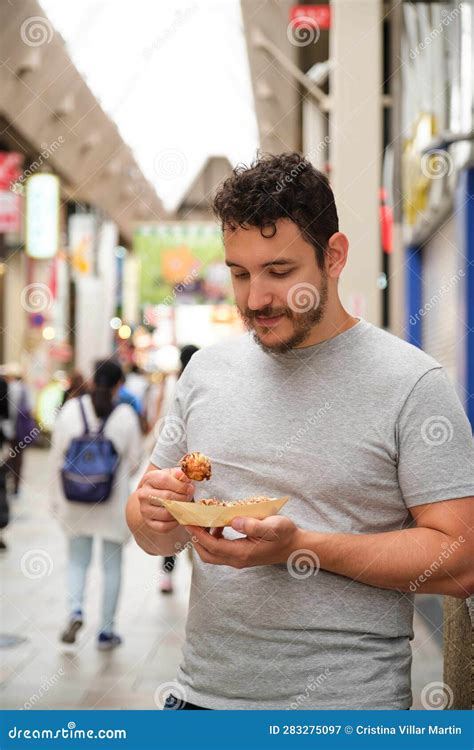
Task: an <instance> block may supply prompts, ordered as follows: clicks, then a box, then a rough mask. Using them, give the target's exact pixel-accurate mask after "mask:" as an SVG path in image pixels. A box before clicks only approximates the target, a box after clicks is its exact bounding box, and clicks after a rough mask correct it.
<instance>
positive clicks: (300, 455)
mask: <svg viewBox="0 0 474 750" xmlns="http://www.w3.org/2000/svg"><path fill="white" fill-rule="evenodd" d="M214 207H215V210H216V213H217V215H218V216H219V218H220V220H221V222H222V226H223V233H224V244H225V255H226V263H227V265H228V266H229V267H230V269H231V274H232V282H233V287H234V292H235V299H236V303H237V307H238V309H239V312H240V314H241V316H242V318H243V320H244V321H245V323H246V325H247V327H248V329H249V333H247V334H246V335H244V336H242V337H238V338H236V339H235V340H231V341H228V342H225V343H219V344H217V345H215V346H211V347H209V348H207V349H205V350H203V351H201V352H198V353H197V354H196V355H195V357H194V358H193V361H192V362H191V363H190V365H189V367H188V368H187V369H186V372H185V373H184V375H183V377H182V378H181V379H180V381H179V383H178V385H177V389H176V394H175V401H174V404H173V407H172V409H171V411H170V416H169V420H170V430H169V431H168V434H167V433H166V431H165V430H163V431H162V433H161V436H160V439H159V440H158V442H157V445H156V447H155V450H154V452H153V455H152V457H151V463H150V465H149V467H148V470H147V472H146V473H145V475H144V477H143V479H142V481H141V483H140V486H139V489H138V490H137V491H136V492H135V493H134V494H133V495H132V496H131V498H130V500H129V504H128V522H129V526H130V528H131V530H132V532H133V533H134V535H135V539H136V540H137V542H138V544H139V545H140V546H141V547H142V548H143V549H144V550H145V551H146V552H148V553H149V554H154V555H158V554H159V555H165V554H170V553H171V552H172V551H174V550H175V549H176V547H180V546H184V545H185V544H186V543H188V542H191V543H192V545H193V561H194V568H193V580H192V589H191V599H190V609H189V615H188V622H187V629H186V643H185V645H184V650H183V651H184V658H183V662H182V664H181V667H180V669H179V672H178V677H177V683H176V690H175V695H174V697H173V696H170V697H169V699H168V701H167V705H168V706H169V707H178V708H192V707H201V708H211V709H227V708H229V709H246V708H254V709H255V708H257V709H258V708H262V709H274V708H276V709H285V708H304V709H316V708H318V709H327V708H329V709H333V708H347V709H363V708H370V709H374V708H375V709H406V708H409V707H410V705H411V701H412V697H411V689H410V666H411V648H410V643H409V641H410V639H412V638H413V630H412V619H413V592H417V593H436V594H449V595H451V596H456V597H461V598H465V597H467V596H469V595H470V594H472V593H473V592H474V575H473V570H472V564H471V556H472V540H473V534H472V528H473V526H474V513H473V507H474V503H473V496H474V469H473V466H474V460H473V459H474V453H473V447H472V435H471V429H470V426H469V423H468V421H467V419H466V416H465V414H464V412H463V409H462V407H461V404H460V402H459V400H458V398H457V396H456V394H455V391H454V389H453V387H452V385H451V384H450V382H449V381H448V379H447V377H446V374H445V372H444V371H443V369H442V367H441V366H440V365H439V364H438V363H437V362H435V361H434V360H433V359H431V358H430V357H428V356H427V355H426V354H424V353H423V352H422V351H420V350H418V349H416V348H415V347H412V346H411V345H409V344H407V343H406V342H404V341H401V340H399V339H398V338H396V337H394V336H392V335H390V334H388V333H387V332H384V331H382V330H380V329H378V328H376V327H375V326H373V325H370V324H369V323H368V322H366V321H364V320H362V319H356V318H354V317H352V316H351V315H349V313H348V312H347V311H346V310H345V309H344V307H343V306H342V304H341V301H340V298H339V294H338V280H339V277H340V275H341V273H342V271H343V268H344V265H345V263H346V259H347V253H348V240H347V238H346V237H345V235H344V234H342V233H341V232H340V231H339V226H338V217H337V212H336V207H335V203H334V196H333V194H332V191H331V189H330V187H329V184H328V181H327V179H326V177H325V176H323V175H322V174H321V173H319V172H317V171H316V170H315V169H314V168H313V167H312V166H311V164H310V163H309V162H308V161H306V160H304V159H302V158H301V157H300V156H299V155H298V154H281V155H279V156H271V157H262V158H261V159H260V160H259V161H257V162H256V163H255V164H254V165H252V167H250V168H248V169H247V168H245V167H239V168H237V169H236V170H234V174H233V176H232V177H230V178H229V179H228V180H227V181H226V182H225V183H224V184H223V185H222V186H221V187H220V189H219V190H218V193H217V196H216V198H215V203H214ZM192 450H199V451H201V452H202V453H205V454H206V455H208V456H210V457H211V459H212V465H213V476H212V478H211V480H210V481H209V482H206V483H205V486H203V485H199V486H196V487H195V488H194V487H193V485H192V483H191V482H189V480H187V479H186V477H185V476H184V475H183V474H182V472H181V471H180V470H179V469H178V468H176V467H177V465H178V462H179V459H180V458H181V456H182V455H183V454H184V453H186V452H188V451H192ZM193 494H194V496H195V499H199V498H202V497H212V496H214V497H217V498H223V499H233V498H235V499H237V498H243V497H247V496H251V495H262V494H265V495H269V496H274V497H281V496H284V495H289V497H290V500H289V502H288V503H287V504H286V505H285V507H284V508H283V510H282V513H281V514H280V515H278V516H273V517H270V518H267V519H266V520H264V521H257V520H253V519H236V520H235V521H234V522H233V523H232V529H225V531H224V534H223V536H221V534H220V533H219V534H216V533H211V532H210V531H208V530H205V529H201V528H197V527H189V528H183V527H181V526H178V525H177V524H176V522H175V521H174V519H173V518H172V516H171V515H169V514H168V513H167V511H166V510H164V509H163V508H160V507H158V506H157V501H158V502H159V499H160V498H170V499H174V500H183V501H189V500H191V498H192V496H193ZM153 497H154V498H155V500H152V499H151V498H153Z"/></svg>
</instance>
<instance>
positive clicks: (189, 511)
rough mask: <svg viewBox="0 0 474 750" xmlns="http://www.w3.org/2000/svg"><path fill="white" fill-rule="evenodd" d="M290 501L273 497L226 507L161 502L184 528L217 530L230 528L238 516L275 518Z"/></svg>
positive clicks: (286, 498) (173, 501)
mask: <svg viewBox="0 0 474 750" xmlns="http://www.w3.org/2000/svg"><path fill="white" fill-rule="evenodd" d="M288 499H289V498H288V497H271V498H269V499H268V500H264V501H262V502H261V503H249V504H248V505H235V506H226V507H223V506H222V505H201V504H200V503H199V501H198V502H195V503H188V502H185V501H184V502H182V501H179V500H160V505H163V507H164V508H166V509H167V510H168V511H169V512H170V513H171V515H172V516H174V518H176V520H177V521H178V523H180V524H181V525H182V526H184V525H186V526H204V527H207V528H217V527H220V526H230V524H231V522H232V519H234V518H237V517H238V516H239V517H244V516H245V517H247V518H258V519H259V520H260V521H261V520H262V519H264V518H267V517H268V516H274V515H276V514H277V513H278V512H279V511H280V510H281V509H282V508H283V506H284V504H285V503H286V502H287V500H288Z"/></svg>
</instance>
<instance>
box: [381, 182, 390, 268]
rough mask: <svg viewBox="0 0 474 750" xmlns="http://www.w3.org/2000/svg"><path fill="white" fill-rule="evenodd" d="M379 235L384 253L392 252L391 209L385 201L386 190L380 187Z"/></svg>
mask: <svg viewBox="0 0 474 750" xmlns="http://www.w3.org/2000/svg"><path fill="white" fill-rule="evenodd" d="M379 218H380V235H381V240H382V250H383V251H384V253H388V254H390V253H392V252H393V209H392V207H391V206H390V205H389V204H388V203H387V191H386V190H385V188H381V189H380V209H379Z"/></svg>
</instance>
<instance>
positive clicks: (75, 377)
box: [63, 370, 89, 405]
mask: <svg viewBox="0 0 474 750" xmlns="http://www.w3.org/2000/svg"><path fill="white" fill-rule="evenodd" d="M88 391H89V388H88V385H87V381H86V379H85V378H84V376H83V374H82V373H81V372H79V370H74V371H73V372H72V373H71V376H70V378H69V388H68V389H67V390H66V391H64V399H63V405H64V404H65V403H66V401H69V400H70V399H71V398H79V396H84V395H85V394H86V393H88Z"/></svg>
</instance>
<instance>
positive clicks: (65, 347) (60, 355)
mask: <svg viewBox="0 0 474 750" xmlns="http://www.w3.org/2000/svg"><path fill="white" fill-rule="evenodd" d="M72 354H73V352H72V346H71V345H70V344H68V343H67V342H66V341H63V342H60V343H56V344H53V345H52V346H51V347H50V350H49V356H50V357H51V359H54V360H56V362H64V363H66V362H70V361H71V359H72Z"/></svg>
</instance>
